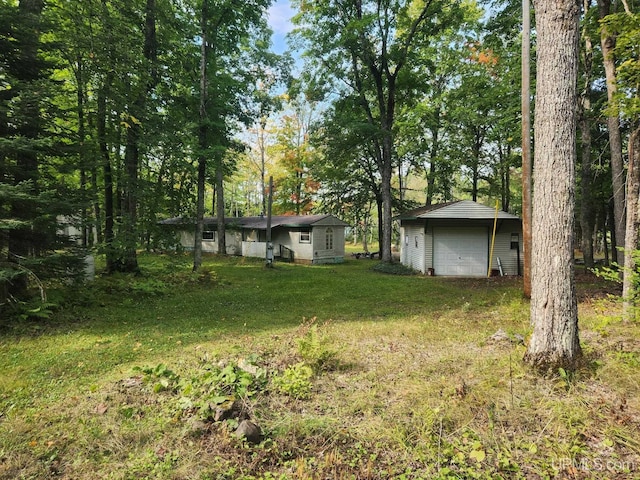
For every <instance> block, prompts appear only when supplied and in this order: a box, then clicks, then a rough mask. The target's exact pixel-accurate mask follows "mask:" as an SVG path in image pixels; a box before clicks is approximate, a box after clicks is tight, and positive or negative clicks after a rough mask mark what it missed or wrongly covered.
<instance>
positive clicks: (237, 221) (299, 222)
mask: <svg viewBox="0 0 640 480" xmlns="http://www.w3.org/2000/svg"><path fill="white" fill-rule="evenodd" d="M158 223H160V224H161V225H193V224H194V223H195V220H194V219H188V218H183V217H176V218H168V219H166V220H162V221H160V222H158ZM204 223H205V225H212V226H216V225H217V224H218V220H217V219H216V217H205V218H204ZM224 223H225V225H226V226H229V227H238V228H249V229H255V230H266V229H267V217H266V216H264V215H261V216H259V217H225V222H224ZM316 225H327V226H341V227H347V226H348V225H349V224H348V223H346V222H343V221H342V220H340V219H339V218H337V217H334V216H333V215H326V214H325V215H273V216H272V217H271V228H278V227H283V228H305V227H313V226H316Z"/></svg>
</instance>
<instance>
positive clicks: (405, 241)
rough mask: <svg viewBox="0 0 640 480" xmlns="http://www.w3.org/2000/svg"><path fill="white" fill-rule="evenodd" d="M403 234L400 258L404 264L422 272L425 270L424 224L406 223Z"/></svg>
mask: <svg viewBox="0 0 640 480" xmlns="http://www.w3.org/2000/svg"><path fill="white" fill-rule="evenodd" d="M402 230H403V235H402V247H401V252H400V258H401V261H402V264H403V265H406V266H407V267H409V268H413V269H414V270H417V271H419V272H422V273H426V270H425V261H424V254H425V235H424V226H423V225H422V224H413V225H411V224H408V225H405V226H404V228H403V229H402Z"/></svg>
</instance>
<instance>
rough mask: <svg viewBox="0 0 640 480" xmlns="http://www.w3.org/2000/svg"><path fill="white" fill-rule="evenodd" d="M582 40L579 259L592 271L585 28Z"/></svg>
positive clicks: (589, 50)
mask: <svg viewBox="0 0 640 480" xmlns="http://www.w3.org/2000/svg"><path fill="white" fill-rule="evenodd" d="M590 6H591V0H583V11H585V12H587V11H589V8H590ZM582 39H583V42H584V48H583V49H582V52H583V57H582V58H583V62H582V64H583V68H584V72H583V80H584V81H583V87H582V92H581V93H580V101H579V102H578V106H579V115H578V117H579V123H578V125H579V128H580V133H581V135H580V152H581V160H582V162H581V164H582V169H581V172H580V173H581V175H580V186H581V187H582V188H581V190H582V197H581V202H580V231H581V232H582V241H581V246H582V256H583V258H584V266H585V267H586V268H593V266H594V263H593V217H594V213H593V211H594V208H593V200H592V198H591V196H592V185H591V183H592V182H591V176H592V168H591V100H590V97H591V82H592V78H591V77H592V75H591V71H592V65H593V62H592V59H593V45H592V43H591V38H589V33H588V31H587V27H586V26H585V27H583V29H582Z"/></svg>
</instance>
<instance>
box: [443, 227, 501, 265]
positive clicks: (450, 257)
mask: <svg viewBox="0 0 640 480" xmlns="http://www.w3.org/2000/svg"><path fill="white" fill-rule="evenodd" d="M433 237H434V239H433V268H434V270H435V274H436V275H454V276H464V277H482V276H485V275H486V274H487V269H488V266H489V263H488V262H489V235H488V233H487V229H486V228H484V227H480V228H477V227H456V228H434V230H433Z"/></svg>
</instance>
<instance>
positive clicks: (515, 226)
mask: <svg viewBox="0 0 640 480" xmlns="http://www.w3.org/2000/svg"><path fill="white" fill-rule="evenodd" d="M492 228H493V227H492ZM512 235H513V236H514V238H515V235H517V237H518V250H519V251H520V273H522V268H523V263H522V262H523V258H524V257H523V250H522V226H521V224H520V222H519V221H514V220H504V221H503V222H502V223H500V222H498V230H497V232H496V240H495V245H494V247H493V258H492V268H493V269H497V268H498V260H497V259H498V258H499V259H500V263H501V264H502V270H503V272H504V274H505V275H518V250H516V249H512V248H511V238H512Z"/></svg>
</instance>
